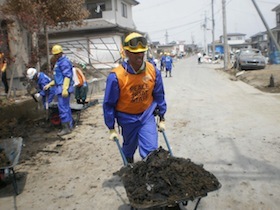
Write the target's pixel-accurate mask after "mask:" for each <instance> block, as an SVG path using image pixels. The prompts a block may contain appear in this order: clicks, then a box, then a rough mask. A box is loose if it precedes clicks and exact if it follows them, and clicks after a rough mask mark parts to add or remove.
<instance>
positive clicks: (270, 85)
mask: <svg viewBox="0 0 280 210" xmlns="http://www.w3.org/2000/svg"><path fill="white" fill-rule="evenodd" d="M268 87H275V82H274V76H273V74H271V76H270V79H269V85H268Z"/></svg>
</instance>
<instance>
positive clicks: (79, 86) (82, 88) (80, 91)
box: [73, 67, 88, 105]
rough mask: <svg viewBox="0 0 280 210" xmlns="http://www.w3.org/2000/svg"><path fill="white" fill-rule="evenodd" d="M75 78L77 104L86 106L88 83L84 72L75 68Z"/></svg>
mask: <svg viewBox="0 0 280 210" xmlns="http://www.w3.org/2000/svg"><path fill="white" fill-rule="evenodd" d="M73 76H74V77H73V78H74V87H75V99H76V102H77V104H83V105H85V104H86V99H87V93H88V83H87V80H86V77H85V75H84V73H83V71H82V70H81V69H80V68H78V67H73Z"/></svg>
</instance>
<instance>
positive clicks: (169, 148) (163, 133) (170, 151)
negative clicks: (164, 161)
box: [161, 131, 173, 156]
mask: <svg viewBox="0 0 280 210" xmlns="http://www.w3.org/2000/svg"><path fill="white" fill-rule="evenodd" d="M161 132H162V135H163V138H164V141H165V143H166V146H167V148H168V151H169V153H170V155H171V156H173V153H172V150H171V147H170V145H169V142H168V139H167V137H166V135H165V131H161Z"/></svg>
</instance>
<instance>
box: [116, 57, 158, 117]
mask: <svg viewBox="0 0 280 210" xmlns="http://www.w3.org/2000/svg"><path fill="white" fill-rule="evenodd" d="M112 72H114V73H115V74H116V76H117V78H118V84H119V88H120V97H119V100H118V102H117V106H116V110H117V111H120V112H124V113H128V114H140V113H142V112H144V111H145V110H146V109H147V108H148V107H149V106H150V105H151V104H152V102H153V99H154V98H153V95H152V93H153V89H154V86H155V81H156V71H155V68H154V66H153V65H152V64H150V63H148V62H146V69H145V70H144V71H143V72H141V73H140V74H130V73H128V72H127V71H126V70H125V69H124V68H123V66H122V65H119V66H118V67H117V68H115V69H113V70H112Z"/></svg>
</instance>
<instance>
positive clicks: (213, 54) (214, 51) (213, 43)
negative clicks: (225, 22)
mask: <svg viewBox="0 0 280 210" xmlns="http://www.w3.org/2000/svg"><path fill="white" fill-rule="evenodd" d="M215 54H216V47H215V20H214V0H212V61H214V60H215Z"/></svg>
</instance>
